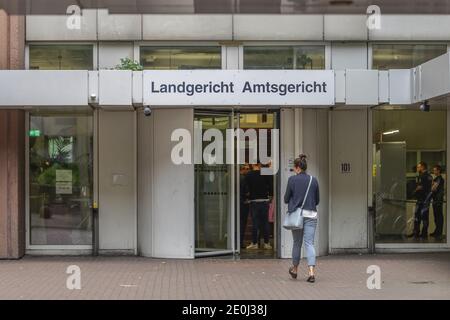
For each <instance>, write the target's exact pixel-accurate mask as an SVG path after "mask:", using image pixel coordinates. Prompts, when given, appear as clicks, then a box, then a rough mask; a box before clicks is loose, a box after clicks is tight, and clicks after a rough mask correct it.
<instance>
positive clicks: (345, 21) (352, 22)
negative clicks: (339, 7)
mask: <svg viewBox="0 0 450 320" xmlns="http://www.w3.org/2000/svg"><path fill="white" fill-rule="evenodd" d="M366 19H367V17H366V15H359V14H328V15H325V16H324V35H325V40H333V41H335V40H344V41H349V40H352V41H355V40H367V38H368V33H367V30H368V29H367V26H366Z"/></svg>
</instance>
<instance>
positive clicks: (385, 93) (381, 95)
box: [378, 70, 409, 103]
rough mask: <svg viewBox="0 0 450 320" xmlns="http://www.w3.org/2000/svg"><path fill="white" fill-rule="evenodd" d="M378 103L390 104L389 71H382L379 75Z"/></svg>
mask: <svg viewBox="0 0 450 320" xmlns="http://www.w3.org/2000/svg"><path fill="white" fill-rule="evenodd" d="M408 82H409V79H408ZM378 101H379V103H386V102H389V71H387V70H380V71H379V73H378Z"/></svg>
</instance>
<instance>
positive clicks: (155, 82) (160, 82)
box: [144, 70, 334, 106]
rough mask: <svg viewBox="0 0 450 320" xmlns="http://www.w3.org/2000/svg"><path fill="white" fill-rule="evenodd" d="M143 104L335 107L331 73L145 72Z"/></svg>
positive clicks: (302, 71) (305, 71)
mask: <svg viewBox="0 0 450 320" xmlns="http://www.w3.org/2000/svg"><path fill="white" fill-rule="evenodd" d="M144 104H145V105H150V106H152V105H153V106H158V105H172V106H178V105H180V106H181V105H209V106H214V105H230V106H233V105H249V106H251V105H264V106H267V105H273V106H280V105H292V106H297V105H324V106H327V105H334V72H333V71H332V70H191V71H186V70H167V71H150V70H148V71H144Z"/></svg>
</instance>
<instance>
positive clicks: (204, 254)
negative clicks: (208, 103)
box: [194, 108, 236, 258]
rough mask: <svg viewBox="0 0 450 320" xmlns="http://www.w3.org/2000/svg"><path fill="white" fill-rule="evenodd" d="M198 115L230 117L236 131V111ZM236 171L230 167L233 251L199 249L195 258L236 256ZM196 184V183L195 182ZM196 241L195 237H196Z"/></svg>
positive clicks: (230, 235)
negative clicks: (200, 250) (202, 250)
mask: <svg viewBox="0 0 450 320" xmlns="http://www.w3.org/2000/svg"><path fill="white" fill-rule="evenodd" d="M198 115H205V116H228V117H229V119H230V128H229V129H232V130H235V125H234V118H235V114H234V109H233V108H231V110H223V111H221V110H206V109H205V110H201V109H199V110H194V120H195V117H196V116H198ZM231 149H232V150H234V139H233V140H232V141H231ZM235 170H236V166H235V165H234V164H231V165H230V199H229V201H230V203H229V207H230V210H229V215H230V217H229V219H230V221H229V223H228V224H229V225H230V232H229V237H231V238H230V240H231V249H226V250H216V251H205V252H197V248H195V249H194V256H195V258H200V257H214V256H221V255H234V254H236V222H235V218H236V213H235V202H236V199H235V198H236V196H235V195H236V192H235ZM194 183H195V182H194ZM194 202H195V214H194V219H196V215H197V212H198V209H197V205H198V201H197V197H195V198H194ZM194 230H195V233H196V230H197V227H196V221H195V220H194ZM194 241H195V237H194Z"/></svg>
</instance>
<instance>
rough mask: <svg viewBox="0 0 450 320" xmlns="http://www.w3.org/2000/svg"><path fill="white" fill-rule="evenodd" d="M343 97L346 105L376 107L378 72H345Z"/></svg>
mask: <svg viewBox="0 0 450 320" xmlns="http://www.w3.org/2000/svg"><path fill="white" fill-rule="evenodd" d="M345 97H346V104H348V105H377V104H378V70H346V77H345Z"/></svg>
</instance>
